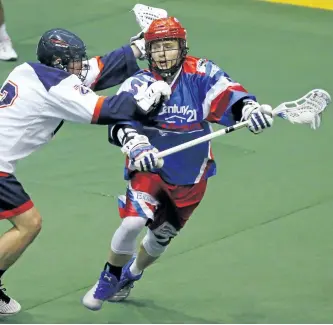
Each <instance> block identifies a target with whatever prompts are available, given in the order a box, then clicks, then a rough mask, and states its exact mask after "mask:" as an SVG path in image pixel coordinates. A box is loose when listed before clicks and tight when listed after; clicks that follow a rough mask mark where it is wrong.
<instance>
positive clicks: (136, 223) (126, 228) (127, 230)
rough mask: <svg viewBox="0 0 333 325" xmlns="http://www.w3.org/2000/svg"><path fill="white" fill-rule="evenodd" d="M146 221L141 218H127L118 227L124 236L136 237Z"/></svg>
mask: <svg viewBox="0 0 333 325" xmlns="http://www.w3.org/2000/svg"><path fill="white" fill-rule="evenodd" d="M146 222H147V220H146V219H145V218H141V217H127V218H125V219H124V220H123V222H122V223H121V225H120V227H119V228H121V229H122V231H123V232H124V234H125V235H127V236H130V237H133V236H135V237H137V236H138V235H139V234H140V232H141V230H142V229H143V228H144V227H145V225H146Z"/></svg>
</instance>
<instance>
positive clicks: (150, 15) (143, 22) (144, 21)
mask: <svg viewBox="0 0 333 325" xmlns="http://www.w3.org/2000/svg"><path fill="white" fill-rule="evenodd" d="M132 11H133V12H134V14H135V19H136V21H137V23H138V24H139V25H140V28H141V30H142V32H146V31H147V30H148V28H149V26H150V24H151V23H152V22H153V20H155V19H159V18H166V17H168V13H167V11H166V10H164V9H160V8H154V7H149V6H145V5H142V4H136V5H135V6H134V8H133V9H132Z"/></svg>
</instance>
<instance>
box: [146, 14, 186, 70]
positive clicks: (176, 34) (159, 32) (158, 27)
mask: <svg viewBox="0 0 333 325" xmlns="http://www.w3.org/2000/svg"><path fill="white" fill-rule="evenodd" d="M144 38H145V41H146V53H147V59H148V62H149V68H150V70H153V71H156V72H157V73H158V74H160V75H161V76H162V77H167V76H171V75H173V74H174V73H175V72H177V71H178V69H179V68H180V67H181V65H182V64H183V62H184V60H185V57H186V55H187V53H188V48H187V43H186V29H185V28H184V27H183V26H182V25H181V23H180V22H179V21H178V19H177V18H175V17H168V18H160V19H156V20H154V21H153V22H152V23H151V25H150V26H149V28H148V30H147V31H146V32H145V34H144ZM170 39H176V40H178V42H179V49H180V51H179V55H178V58H177V63H176V64H175V65H174V66H172V67H171V68H170V69H160V68H158V67H157V65H156V63H155V62H154V60H153V58H152V55H151V44H152V43H153V42H155V41H164V40H170Z"/></svg>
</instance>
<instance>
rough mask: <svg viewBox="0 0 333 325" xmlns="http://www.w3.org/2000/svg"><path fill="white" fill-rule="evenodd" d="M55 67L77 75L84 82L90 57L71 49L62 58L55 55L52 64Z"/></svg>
mask: <svg viewBox="0 0 333 325" xmlns="http://www.w3.org/2000/svg"><path fill="white" fill-rule="evenodd" d="M51 65H52V66H53V67H55V68H58V69H61V70H64V71H67V72H69V73H72V74H75V75H76V76H77V77H78V78H79V79H80V80H81V81H82V82H83V81H84V80H85V79H86V77H87V74H88V70H89V64H88V56H87V54H86V53H85V52H83V53H82V51H80V50H79V51H75V49H70V50H69V53H68V54H65V55H64V54H62V55H61V56H60V55H59V56H57V55H56V54H55V55H53V61H52V64H51Z"/></svg>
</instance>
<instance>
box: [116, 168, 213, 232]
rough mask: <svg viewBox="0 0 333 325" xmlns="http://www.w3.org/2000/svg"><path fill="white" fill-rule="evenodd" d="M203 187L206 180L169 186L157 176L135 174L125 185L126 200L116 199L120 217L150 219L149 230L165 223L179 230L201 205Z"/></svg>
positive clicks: (121, 197)
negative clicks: (192, 183) (126, 185)
mask: <svg viewBox="0 0 333 325" xmlns="http://www.w3.org/2000/svg"><path fill="white" fill-rule="evenodd" d="M206 186H207V180H202V181H200V182H199V183H197V184H194V185H171V184H167V183H165V182H164V181H163V180H162V179H161V177H160V176H159V175H158V174H152V173H143V172H138V173H135V174H134V175H133V178H132V179H131V180H130V181H129V183H128V187H127V192H126V196H124V195H122V196H120V197H119V201H118V203H119V213H120V217H121V218H125V217H142V218H147V219H150V220H151V222H149V223H148V224H149V228H150V229H152V230H153V229H155V228H157V227H158V226H159V225H161V224H162V223H163V222H165V221H168V222H170V223H171V224H172V225H173V226H174V227H175V228H176V229H177V230H179V229H181V228H182V227H183V226H184V225H185V223H186V222H187V220H188V219H189V218H190V216H191V214H192V213H193V211H194V209H195V208H196V207H197V206H198V205H199V203H200V202H201V200H202V198H203V196H204V194H205V191H206Z"/></svg>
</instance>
